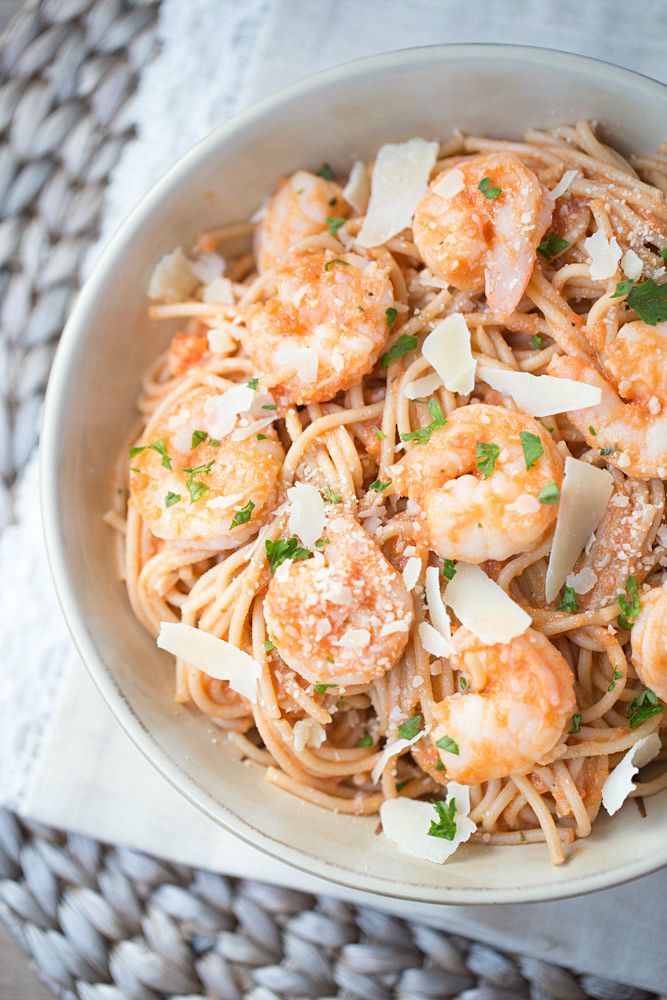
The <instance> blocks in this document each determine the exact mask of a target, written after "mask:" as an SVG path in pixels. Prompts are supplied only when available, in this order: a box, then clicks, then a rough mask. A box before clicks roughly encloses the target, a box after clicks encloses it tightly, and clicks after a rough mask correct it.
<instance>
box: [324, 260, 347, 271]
mask: <svg viewBox="0 0 667 1000" xmlns="http://www.w3.org/2000/svg"><path fill="white" fill-rule="evenodd" d="M334 264H344V265H345V267H349V266H350V265H349V263H348V261H346V260H341V258H340V257H334V258H333V260H328V261H327V262H326V264H325V265H324V270H325V271H330V270H331V268H332V267H333V266H334Z"/></svg>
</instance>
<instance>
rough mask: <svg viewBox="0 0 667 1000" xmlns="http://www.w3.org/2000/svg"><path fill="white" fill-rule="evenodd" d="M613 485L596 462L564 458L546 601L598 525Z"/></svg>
mask: <svg viewBox="0 0 667 1000" xmlns="http://www.w3.org/2000/svg"><path fill="white" fill-rule="evenodd" d="M613 485H614V480H613V479H612V477H611V474H610V473H609V472H607V471H606V469H596V468H595V466H594V465H589V464H588V462H580V461H579V459H577V458H570V456H568V457H567V458H566V459H565V477H564V479H563V485H562V487H561V491H560V503H559V505H558V518H557V520H556V531H555V534H554V540H553V545H552V546H551V553H550V554H549V565H548V567H547V577H546V585H545V594H546V598H547V601H553V599H554V598H555V596H556V594H557V593H558V591H559V590H560V588H561V587H562V586H563V584H564V583H565V578H566V577H567V575H568V573H570V572H571V570H572V567H573V566H574V564H575V563H576V561H577V559H578V558H579V554H580V552H581V550H582V549H583V547H584V545H585V544H586V542H587V541H588V539H589V537H590V536H591V535H592V534H593V532H594V531H595V529H596V528H597V526H598V524H599V522H600V518H601V517H602V515H603V514H604V512H605V509H606V507H607V504H608V503H609V497H610V496H611V493H612V489H613Z"/></svg>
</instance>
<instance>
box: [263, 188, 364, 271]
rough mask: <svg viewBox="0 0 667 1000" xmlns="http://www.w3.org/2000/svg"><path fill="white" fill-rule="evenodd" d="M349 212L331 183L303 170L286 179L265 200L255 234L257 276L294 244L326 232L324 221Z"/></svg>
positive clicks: (341, 192) (341, 190) (338, 191)
mask: <svg viewBox="0 0 667 1000" xmlns="http://www.w3.org/2000/svg"><path fill="white" fill-rule="evenodd" d="M349 212H350V209H349V206H348V204H347V202H346V201H345V199H344V198H343V189H342V188H341V187H340V186H339V185H338V184H336V183H335V182H334V181H330V180H326V179H325V178H324V177H319V176H317V175H316V174H311V173H309V171H307V170H297V172H296V173H295V174H292V176H291V177H286V178H285V179H284V180H283V182H282V184H281V185H280V186H279V188H278V190H277V191H276V192H275V194H274V195H273V196H272V197H271V198H270V199H269V202H268V204H267V206H266V209H265V211H264V217H263V219H262V222H261V224H260V226H259V229H258V230H257V240H256V246H255V250H256V253H257V263H258V267H259V270H260V272H262V271H268V270H269V268H271V267H274V266H275V264H277V263H278V261H279V260H280V259H281V257H284V255H285V254H286V253H287V251H288V250H289V248H290V247H291V246H293V244H294V243H297V242H298V241H299V240H303V239H305V238H306V237H307V236H315V235H316V234H317V233H321V232H323V231H326V228H327V219H328V218H330V217H333V218H345V217H346V216H347V215H349Z"/></svg>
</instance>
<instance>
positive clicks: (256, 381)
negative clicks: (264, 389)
mask: <svg viewBox="0 0 667 1000" xmlns="http://www.w3.org/2000/svg"><path fill="white" fill-rule="evenodd" d="M246 385H247V386H248V388H249V389H252V391H253V392H255V390H256V389H257V387H258V385H259V379H258V378H251V379H248V381H247V382H246Z"/></svg>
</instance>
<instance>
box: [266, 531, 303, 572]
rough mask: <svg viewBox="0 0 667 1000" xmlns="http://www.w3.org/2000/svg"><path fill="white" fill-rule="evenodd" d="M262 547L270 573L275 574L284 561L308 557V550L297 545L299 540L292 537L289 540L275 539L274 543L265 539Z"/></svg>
mask: <svg viewBox="0 0 667 1000" xmlns="http://www.w3.org/2000/svg"><path fill="white" fill-rule="evenodd" d="M264 547H265V549H266V556H267V559H268V560H269V567H270V569H271V572H272V573H275V571H276V570H277V569H278V567H279V566H280V565H282V563H284V562H285V560H286V559H307V558H308V556H309V555H310V552H309V551H308V549H304V548H303V547H302V546H301V545H299V539H298V538H296V536H294V535H293V536H292V537H291V538H277V539H276V541H275V542H272V541H270V540H269V539H267V540H266V541H265V542H264Z"/></svg>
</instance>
